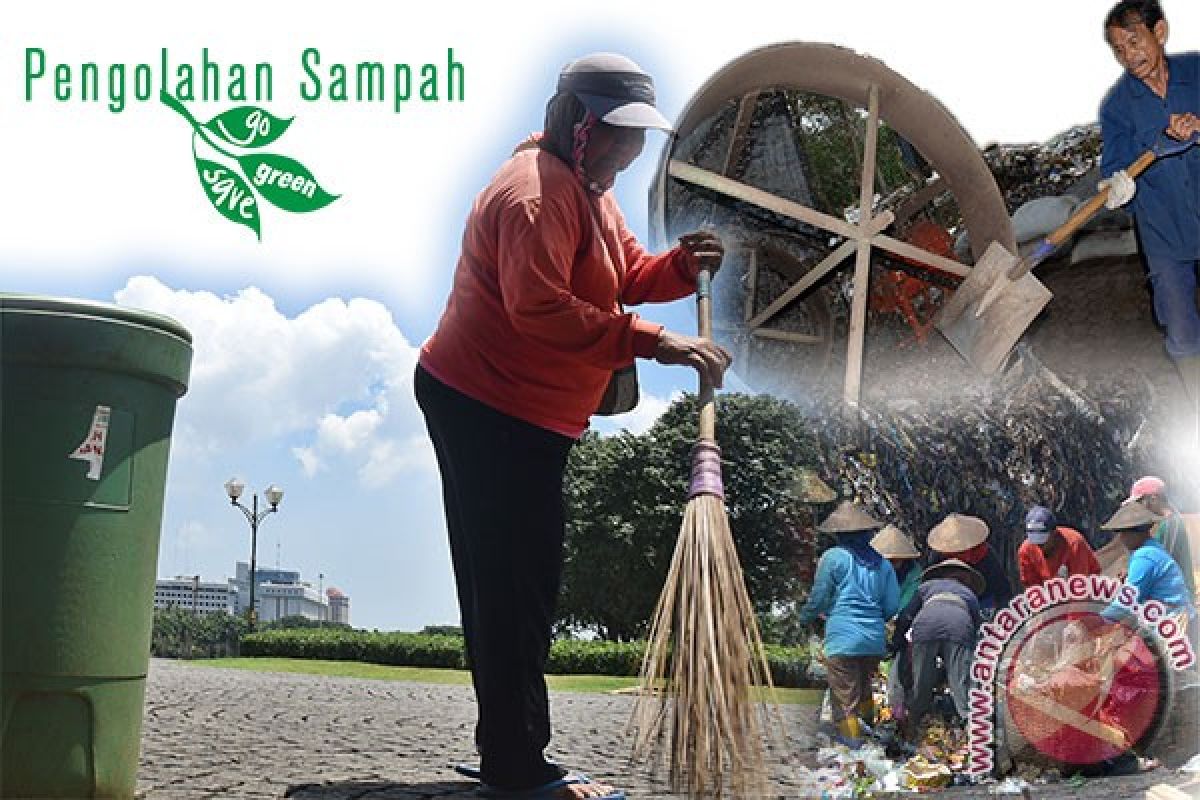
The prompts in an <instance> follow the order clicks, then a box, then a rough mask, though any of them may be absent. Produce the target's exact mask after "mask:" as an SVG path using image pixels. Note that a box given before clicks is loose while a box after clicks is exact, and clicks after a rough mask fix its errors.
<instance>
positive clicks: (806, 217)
mask: <svg viewBox="0 0 1200 800" xmlns="http://www.w3.org/2000/svg"><path fill="white" fill-rule="evenodd" d="M667 173H668V174H669V175H670V176H671V177H673V178H678V179H679V180H681V181H686V182H688V183H692V184H695V185H696V186H701V187H703V188H705V189H711V190H713V191H714V192H719V193H720V194H723V195H727V196H729V197H732V198H735V199H737V200H744V201H745V202H747V203H753V204H754V205H756V206H758V207H759V208H765V209H766V210H767V211H774V212H775V213H776V214H782V215H783V216H785V217H791V218H792V219H794V220H798V221H800V222H803V223H805V224H807V225H812V226H814V227H817V228H821V229H822V230H826V231H829V232H830V233H836V234H837V235H838V236H844V237H846V238H847V239H858V238H859V232H858V229H857V228H856V227H855V226H853V225H851V224H850V223H849V222H846V221H845V220H840V219H838V218H837V217H834V216H830V215H829V214H824V213H822V212H820V211H817V210H816V209H812V208H809V207H808V206H803V205H800V204H799V203H796V202H793V201H791V200H785V199H784V198H782V197H778V196H777V195H773V194H771V193H770V192H764V191H763V190H762V189H757V188H755V187H753V186H750V185H749V184H745V183H742V182H741V181H735V180H734V179H733V178H726V177H725V176H724V175H718V174H717V173H715V172H712V171H710V170H707V169H702V168H700V167H697V166H695V165H694V164H688V163H687V162H686V161H679V160H678V159H671V162H670V164H668V165H667Z"/></svg>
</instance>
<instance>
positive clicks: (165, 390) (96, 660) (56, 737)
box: [0, 294, 192, 798]
mask: <svg viewBox="0 0 1200 800" xmlns="http://www.w3.org/2000/svg"><path fill="white" fill-rule="evenodd" d="M191 360H192V347H191V335H190V334H189V333H188V332H187V330H186V329H184V328H183V327H182V326H181V325H179V323H177V322H175V321H174V320H172V319H169V318H167V317H164V316H160V315H158V314H151V313H148V312H144V311H137V310H133V309H128V308H121V307H118V306H112V305H106V304H98V303H86V302H81V301H76V300H66V299H58V298H46V297H34V296H28V295H8V294H0V665H2V668H3V675H2V678H3V685H2V686H0V695H2V696H3V708H2V710H0V713H2V714H3V716H2V717H0V797H5V798H10V797H38V798H41V797H55V798H59V797H71V798H83V797H104V798H129V797H133V794H134V791H135V788H136V783H137V764H138V750H139V745H140V743H141V728H142V703H143V699H144V695H145V686H146V670H147V666H148V663H149V656H150V628H151V624H152V621H153V608H154V579H155V573H156V571H157V563H158V537H159V529H160V526H161V524H162V509H163V492H164V488H165V487H164V484H165V482H166V473H167V451H168V447H169V445H170V437H171V424H172V421H173V419H174V416H175V402H176V400H177V399H178V398H179V397H181V396H182V395H183V393H184V392H185V391H186V389H187V381H188V371H189V369H190V367H191Z"/></svg>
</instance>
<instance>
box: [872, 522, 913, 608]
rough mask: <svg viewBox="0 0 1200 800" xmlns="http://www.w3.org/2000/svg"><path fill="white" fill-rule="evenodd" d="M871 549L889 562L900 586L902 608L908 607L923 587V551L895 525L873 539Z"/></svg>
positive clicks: (889, 526) (887, 527)
mask: <svg viewBox="0 0 1200 800" xmlns="http://www.w3.org/2000/svg"><path fill="white" fill-rule="evenodd" d="M871 547H873V548H875V551H876V552H877V553H879V555H881V556H883V557H884V558H886V559H887V560H888V563H889V564H891V565H892V569H893V570H895V572H896V580H897V581H898V582H899V584H900V607H901V608H904V607H905V606H906V605H908V601H909V600H912V596H913V595H914V594H915V593H916V591H917V587H918V586H920V585H921V573H922V570H921V563H920V558H921V551H920V550H918V549H917V546H916V545H915V544H913V540H912V539H910V538H908V537H907V536H905V535H904V532H903V531H901V530H900V529H899V528H897V527H896V526H895V525H888V526H886V527H885V528H884V529H883V530H881V531H880V532H879V533H877V534H875V537H874V538H873V539H871Z"/></svg>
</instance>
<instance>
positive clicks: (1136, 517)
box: [1100, 500, 1162, 531]
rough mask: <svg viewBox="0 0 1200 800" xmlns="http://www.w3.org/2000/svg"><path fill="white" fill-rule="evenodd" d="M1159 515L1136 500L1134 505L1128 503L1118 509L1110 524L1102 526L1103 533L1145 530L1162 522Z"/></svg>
mask: <svg viewBox="0 0 1200 800" xmlns="http://www.w3.org/2000/svg"><path fill="white" fill-rule="evenodd" d="M1161 519H1162V517H1160V516H1159V515H1158V514H1155V513H1154V512H1153V511H1151V510H1150V509H1148V508H1146V507H1145V506H1144V505H1142V504H1141V503H1139V502H1138V501H1137V500H1134V501H1133V502H1132V503H1129V502H1126V503H1124V504H1123V505H1122V506H1121V507H1120V508H1118V509H1117V513H1115V514H1113V515H1112V516H1111V517H1109V519H1108V522H1106V523H1104V524H1103V525H1101V526H1100V530H1102V531H1132V530H1137V529H1138V528H1145V527H1148V526H1150V525H1153V524H1154V523H1156V522H1158V521H1159V520H1161Z"/></svg>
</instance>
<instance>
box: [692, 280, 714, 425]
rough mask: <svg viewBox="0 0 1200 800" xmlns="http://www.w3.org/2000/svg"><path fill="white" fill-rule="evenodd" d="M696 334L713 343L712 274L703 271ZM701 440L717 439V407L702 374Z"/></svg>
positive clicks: (698, 295)
mask: <svg viewBox="0 0 1200 800" xmlns="http://www.w3.org/2000/svg"><path fill="white" fill-rule="evenodd" d="M696 332H697V333H698V334H699V336H700V338H701V339H708V340H709V341H712V272H711V271H710V270H707V269H701V270H700V271H699V272H698V273H696ZM699 400H700V438H701V439H711V440H713V441H716V439H717V406H716V402H715V401H714V399H713V387H712V384H710V383H709V382H708V380H707V379H706V378H705V377H704V373H703V372H701V373H700V396H699Z"/></svg>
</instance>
